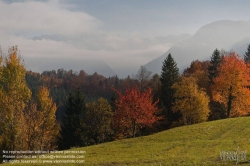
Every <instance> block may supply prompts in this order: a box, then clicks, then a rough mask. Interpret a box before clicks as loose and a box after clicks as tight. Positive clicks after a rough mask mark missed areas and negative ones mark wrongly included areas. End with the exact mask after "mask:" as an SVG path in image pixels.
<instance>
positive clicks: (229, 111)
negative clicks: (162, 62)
mask: <svg viewBox="0 0 250 166" xmlns="http://www.w3.org/2000/svg"><path fill="white" fill-rule="evenodd" d="M231 91H232V86H230V89H229V96H228V102H227V117H228V118H230V114H231V108H232V100H233V96H232V92H231Z"/></svg>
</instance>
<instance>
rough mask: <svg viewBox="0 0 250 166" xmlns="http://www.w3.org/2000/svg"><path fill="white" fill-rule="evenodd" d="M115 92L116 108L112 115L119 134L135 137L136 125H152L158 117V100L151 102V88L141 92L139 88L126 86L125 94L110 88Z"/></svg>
mask: <svg viewBox="0 0 250 166" xmlns="http://www.w3.org/2000/svg"><path fill="white" fill-rule="evenodd" d="M112 89H113V90H114V91H115V92H116V93H117V94H118V97H119V98H118V99H117V100H116V101H115V106H116V110H115V113H114V116H113V121H114V126H115V128H116V129H118V130H119V132H120V133H119V134H122V135H123V136H125V137H126V136H127V137H131V136H133V137H135V134H136V131H137V128H138V127H140V128H141V127H144V126H148V125H152V124H153V123H154V122H156V121H157V120H158V119H159V117H157V116H156V113H157V107H156V104H157V103H158V101H156V102H154V103H153V95H152V90H151V89H150V88H149V89H148V90H146V91H144V92H141V91H140V89H139V88H137V87H132V88H127V89H126V92H125V94H122V93H121V92H120V91H118V90H117V89H114V88H112Z"/></svg>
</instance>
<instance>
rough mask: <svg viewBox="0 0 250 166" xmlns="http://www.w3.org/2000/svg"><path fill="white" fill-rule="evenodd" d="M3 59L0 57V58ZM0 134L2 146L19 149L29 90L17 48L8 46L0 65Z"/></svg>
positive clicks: (8, 148) (22, 136) (21, 146)
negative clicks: (5, 55)
mask: <svg viewBox="0 0 250 166" xmlns="http://www.w3.org/2000/svg"><path fill="white" fill-rule="evenodd" d="M0 59H1V60H2V59H3V58H2V57H1V58H0ZM0 74H1V76H0V77H1V80H0V98H1V100H0V118H1V119H0V134H1V137H2V148H3V149H6V150H21V149H22V148H23V142H24V135H23V132H24V128H23V126H24V110H25V108H26V107H27V103H28V101H29V100H30V97H31V92H30V90H29V88H28V86H27V84H26V81H25V74H26V70H25V67H24V64H23V63H22V59H21V58H20V56H19V55H18V48H17V46H15V47H10V48H9V55H8V56H7V57H6V58H4V62H3V64H2V63H1V66H0Z"/></svg>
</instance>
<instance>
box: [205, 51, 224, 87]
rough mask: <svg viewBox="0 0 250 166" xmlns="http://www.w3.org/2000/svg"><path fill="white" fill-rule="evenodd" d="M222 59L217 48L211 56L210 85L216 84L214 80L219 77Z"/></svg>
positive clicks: (209, 68) (209, 67)
mask: <svg viewBox="0 0 250 166" xmlns="http://www.w3.org/2000/svg"><path fill="white" fill-rule="evenodd" d="M221 60H222V57H221V55H220V51H219V50H218V49H217V48H216V49H215V50H214V52H213V54H212V56H211V60H210V65H209V66H208V78H209V84H210V85H211V84H214V81H213V79H214V78H215V77H217V76H218V70H217V68H218V67H219V65H220V63H221Z"/></svg>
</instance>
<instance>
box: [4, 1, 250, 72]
mask: <svg viewBox="0 0 250 166" xmlns="http://www.w3.org/2000/svg"><path fill="white" fill-rule="evenodd" d="M249 9H250V1H249V0H154V1H153V0H33V1H32V0H0V45H1V47H2V50H3V53H4V54H5V55H6V54H7V50H8V47H9V46H13V45H18V47H19V49H20V52H21V55H22V57H23V58H24V61H25V57H48V58H61V59H79V60H85V59H86V60H87V59H96V60H101V61H104V62H105V63H107V64H108V65H109V66H110V67H111V68H112V69H113V70H114V71H115V72H116V73H118V74H121V75H129V74H132V73H131V72H135V71H136V70H137V69H139V67H140V66H141V65H145V64H146V63H147V62H149V61H151V60H153V59H155V58H157V57H159V56H161V55H162V54H163V53H165V52H166V51H167V50H168V49H169V48H170V47H171V46H172V45H173V44H174V43H175V42H176V40H172V39H168V38H167V37H168V36H169V35H175V36H177V37H178V36H179V35H181V34H190V35H193V34H195V32H196V31H197V30H199V28H200V27H202V26H204V25H206V24H209V23H211V22H214V21H218V20H243V21H250V10H249ZM46 35H47V37H44V36H46ZM53 35H54V36H53ZM55 35H56V37H55ZM41 36H43V37H44V38H43V37H41ZM34 37H38V38H39V37H41V39H40V40H35V39H34ZM164 37H166V38H164Z"/></svg>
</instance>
